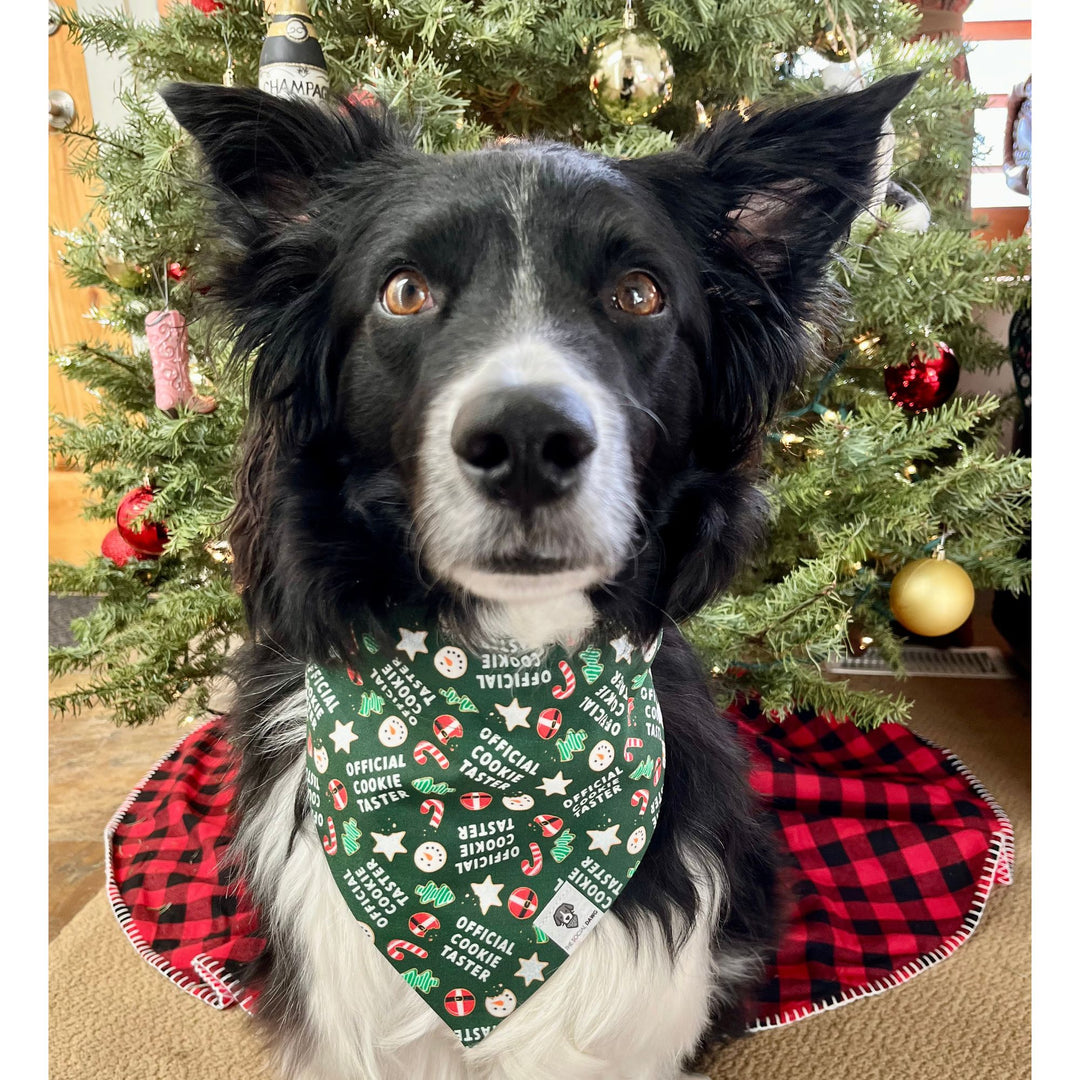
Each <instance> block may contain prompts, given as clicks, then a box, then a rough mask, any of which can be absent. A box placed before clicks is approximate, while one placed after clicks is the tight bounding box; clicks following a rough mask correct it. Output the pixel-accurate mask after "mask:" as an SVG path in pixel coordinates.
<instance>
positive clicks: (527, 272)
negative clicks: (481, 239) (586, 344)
mask: <svg viewBox="0 0 1080 1080" xmlns="http://www.w3.org/2000/svg"><path fill="white" fill-rule="evenodd" d="M539 176H540V159H539V158H526V159H525V160H524V161H522V163H521V171H520V172H519V173H518V174H517V176H514V177H512V178H510V179H508V180H507V183H506V208H507V210H508V211H509V214H510V224H511V228H512V229H513V231H514V241H515V245H516V248H517V262H516V263H515V266H514V279H513V282H512V284H511V286H510V319H511V322H512V323H513V324H517V325H521V326H528V327H530V328H531V327H534V326H536V325H537V324H538V323H539V320H540V317H541V301H542V296H543V293H542V290H541V288H540V282H539V281H538V280H537V274H536V263H535V260H534V258H533V249H532V242H531V237H530V235H529V224H528V220H529V210H530V207H531V205H532V202H533V197H534V195H535V193H536V188H537V184H538V181H539Z"/></svg>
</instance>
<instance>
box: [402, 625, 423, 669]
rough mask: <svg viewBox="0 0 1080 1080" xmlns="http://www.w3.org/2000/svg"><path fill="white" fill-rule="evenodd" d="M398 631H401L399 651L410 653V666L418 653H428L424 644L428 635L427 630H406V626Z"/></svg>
mask: <svg viewBox="0 0 1080 1080" xmlns="http://www.w3.org/2000/svg"><path fill="white" fill-rule="evenodd" d="M398 630H400V631H401V640H400V641H399V642H398V643H397V651H398V652H403V653H408V654H409V663H410V664H411V663H412V662H413V661H414V660H415V659H416V654H417V653H420V652H422V653H426V652H427V651H428V647H427V645H425V644H424V642H425V641H427V635H428V632H427V631H426V630H406V629H405V627H404V626H399V627H398Z"/></svg>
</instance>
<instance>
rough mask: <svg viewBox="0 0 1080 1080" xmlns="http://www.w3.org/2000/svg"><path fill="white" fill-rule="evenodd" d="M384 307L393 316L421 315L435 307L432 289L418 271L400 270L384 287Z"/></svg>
mask: <svg viewBox="0 0 1080 1080" xmlns="http://www.w3.org/2000/svg"><path fill="white" fill-rule="evenodd" d="M382 302H383V307H384V308H386V310H387V311H389V312H390V314H391V315H419V314H420V312H421V311H428V310H430V309H431V308H433V307H434V306H435V301H434V300H432V298H431V288H430V286H429V285H428V283H427V281H426V280H425V279H424V275H423V274H421V273H419V272H418V271H416V270H399V271H398V272H397V273H396V274H394V275H393V277H391V278H390V280H389V281H388V282H387V283H386V284H385V285H384V286H383V293H382Z"/></svg>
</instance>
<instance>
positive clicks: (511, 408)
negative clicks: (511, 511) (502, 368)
mask: <svg viewBox="0 0 1080 1080" xmlns="http://www.w3.org/2000/svg"><path fill="white" fill-rule="evenodd" d="M450 444H451V445H452V446H453V448H454V453H455V454H457V456H458V457H459V458H460V459H461V465H462V468H463V469H464V470H465V472H466V473H468V474H469V475H470V476H471V477H472V478H473V479H474V480H475V481H476V483H477V485H478V486H479V487H480V488H481V490H483V491H484V493H485V494H487V495H488V496H489V497H491V498H492V499H496V500H497V501H499V502H503V503H508V504H510V505H512V506H516V507H518V508H519V509H522V510H529V509H532V507H534V506H538V505H540V504H541V503H546V502H552V501H553V500H555V499H558V498H560V497H561V496H563V495H565V494H567V492H569V491H571V490H572V489H573V488H574V486H575V485H576V484H577V482H578V480H579V479H580V477H581V466H582V464H583V462H584V461H585V459H586V458H588V456H589V455H590V454H591V453H592V452H593V451H594V450H595V449H596V425H595V424H594V423H593V418H592V415H591V414H590V412H589V408H588V406H587V405H586V404H585V402H584V401H582V400H581V398H579V397H578V396H577V395H576V394H575V393H573V391H571V390H568V389H565V388H564V387H561V386H555V385H540V386H519V387H510V388H506V389H500V390H491V391H488V392H487V393H484V394H480V395H479V396H477V397H475V398H473V399H472V400H471V401H467V402H466V403H465V404H464V405H463V406H462V407H461V410H460V411H459V412H458V414H457V417H456V418H455V419H454V426H453V428H452V429H451V432H450Z"/></svg>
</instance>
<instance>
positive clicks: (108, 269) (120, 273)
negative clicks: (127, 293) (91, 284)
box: [98, 237, 145, 289]
mask: <svg viewBox="0 0 1080 1080" xmlns="http://www.w3.org/2000/svg"><path fill="white" fill-rule="evenodd" d="M98 258H99V259H100V260H101V265H102V268H103V269H104V271H105V276H106V277H107V278H108V279H109V280H110V281H111V282H112V283H113V284H114V285H119V286H120V288H121V289H137V288H138V287H139V286H140V285H142V284H143V282H144V280H145V274H144V273H143V270H142V267H140V266H139V265H138V264H136V263H133V262H129V261H128V259H127V257H126V256H125V255H124V253H123V251H122V250H121V249H120V245H119V244H117V243H116V241H115V240H113V239H111V238H110V237H106V238H105V239H104V240H102V241H101V244H100V245H99V247H98Z"/></svg>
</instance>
